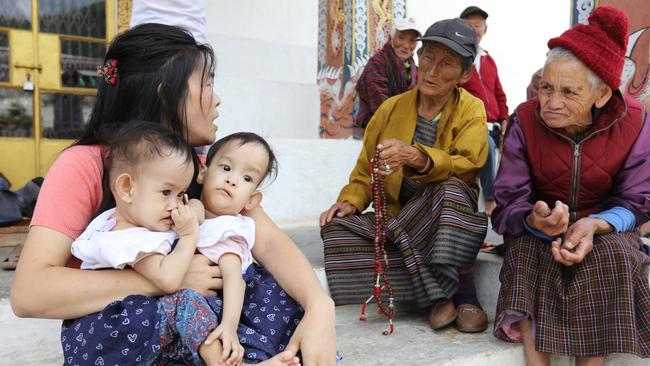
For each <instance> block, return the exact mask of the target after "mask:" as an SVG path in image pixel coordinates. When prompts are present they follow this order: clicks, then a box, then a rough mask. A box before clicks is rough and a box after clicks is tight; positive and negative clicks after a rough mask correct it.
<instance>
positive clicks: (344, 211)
mask: <svg viewBox="0 0 650 366" xmlns="http://www.w3.org/2000/svg"><path fill="white" fill-rule="evenodd" d="M356 212H357V208H356V207H354V206H352V205H351V204H350V203H348V202H336V203H335V204H333V205H332V207H330V208H328V209H327V210H325V211H323V213H322V214H320V226H321V227H323V226H325V224H327V223H329V222H330V221H332V218H333V217H334V215H336V217H345V216H350V215H352V214H355V213H356Z"/></svg>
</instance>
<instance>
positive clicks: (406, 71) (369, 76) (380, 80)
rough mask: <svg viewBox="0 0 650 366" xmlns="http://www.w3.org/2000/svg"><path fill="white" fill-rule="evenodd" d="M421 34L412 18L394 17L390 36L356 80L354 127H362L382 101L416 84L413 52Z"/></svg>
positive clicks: (366, 123)
mask: <svg viewBox="0 0 650 366" xmlns="http://www.w3.org/2000/svg"><path fill="white" fill-rule="evenodd" d="M421 35H422V34H421V33H420V31H419V30H418V27H417V24H416V23H415V19H413V18H403V19H396V20H395V23H394V24H393V32H392V34H391V37H390V39H389V40H388V41H387V42H386V44H385V45H384V47H382V48H381V49H380V50H379V51H377V53H375V54H374V55H373V56H372V57H371V58H370V59H369V60H368V63H367V64H366V66H365V67H364V69H363V72H362V73H361V76H360V77H359V81H357V85H356V87H355V88H356V90H357V95H358V96H359V110H358V111H357V113H356V115H355V117H354V124H355V126H357V127H362V128H365V127H366V125H368V121H370V118H371V117H372V115H373V114H375V111H376V110H377V108H379V105H381V103H383V102H384V101H385V100H386V99H388V98H390V97H392V96H394V95H397V94H401V93H404V92H405V91H407V90H409V89H411V88H413V87H414V86H415V82H416V76H417V66H416V65H415V61H414V60H413V52H414V51H415V46H416V45H417V41H416V39H417V38H418V37H420V36H421Z"/></svg>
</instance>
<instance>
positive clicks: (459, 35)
mask: <svg viewBox="0 0 650 366" xmlns="http://www.w3.org/2000/svg"><path fill="white" fill-rule="evenodd" d="M455 34H456V35H457V36H458V37H462V38H467V37H465V36H464V35H462V34H460V33H458V32H456V33H455Z"/></svg>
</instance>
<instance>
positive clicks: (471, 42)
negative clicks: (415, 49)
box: [417, 18, 477, 59]
mask: <svg viewBox="0 0 650 366" xmlns="http://www.w3.org/2000/svg"><path fill="white" fill-rule="evenodd" d="M417 40H418V41H422V42H438V43H441V44H443V45H445V46H447V47H449V48H450V49H451V50H452V51H454V52H456V53H457V54H459V55H460V56H461V57H471V58H472V59H474V58H475V57H476V48H477V43H476V32H475V31H474V28H472V27H471V26H470V25H469V24H468V23H467V22H466V21H464V20H462V19H460V18H454V19H445V20H441V21H438V22H435V23H433V25H431V26H430V27H429V29H427V31H426V32H425V33H424V36H422V37H420V38H418V39H417Z"/></svg>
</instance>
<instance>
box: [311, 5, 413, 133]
mask: <svg viewBox="0 0 650 366" xmlns="http://www.w3.org/2000/svg"><path fill="white" fill-rule="evenodd" d="M318 12H319V13H318V75H317V78H318V81H317V83H318V88H319V94H320V128H319V135H320V137H321V138H337V139H341V138H351V137H355V138H361V137H362V135H363V131H362V130H361V129H355V128H354V126H353V118H352V117H353V115H354V112H355V108H356V106H357V104H358V102H357V98H356V91H355V89H354V87H355V85H356V82H357V80H358V79H359V76H361V72H362V71H363V67H364V66H365V65H366V63H367V62H368V59H369V58H370V57H371V56H372V55H373V54H374V53H375V52H376V51H377V50H379V49H380V48H381V47H382V46H383V45H384V44H385V43H386V41H387V40H388V37H389V36H390V32H391V28H392V26H393V19H400V18H404V17H405V16H406V0H319V2H318Z"/></svg>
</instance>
